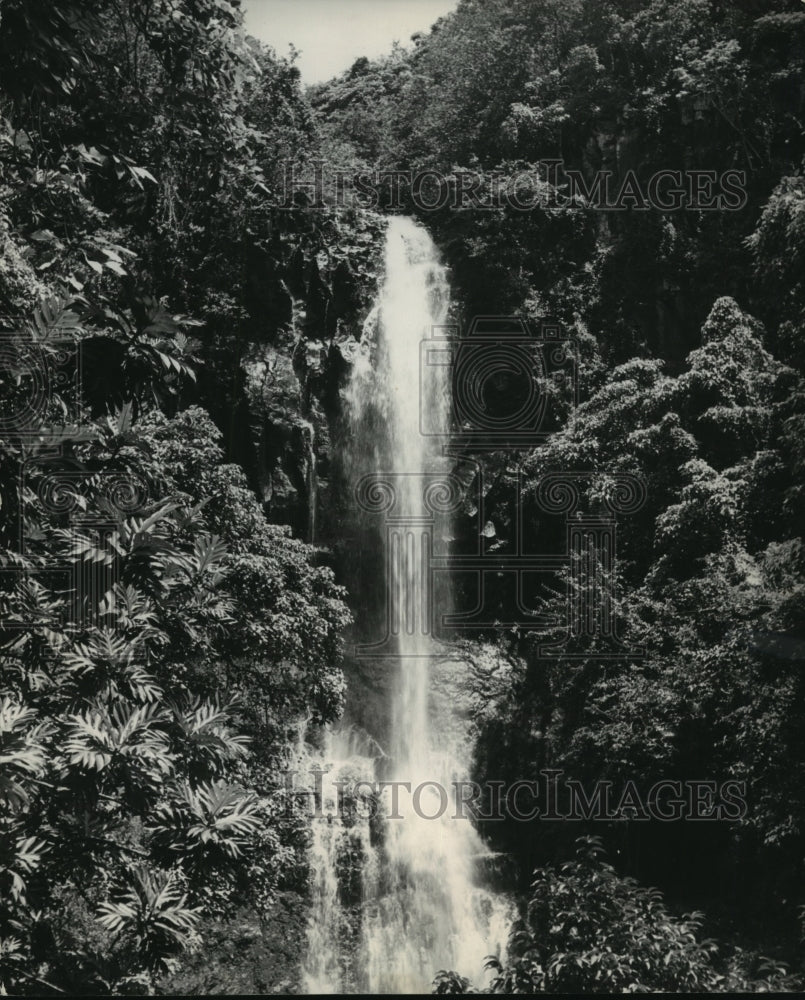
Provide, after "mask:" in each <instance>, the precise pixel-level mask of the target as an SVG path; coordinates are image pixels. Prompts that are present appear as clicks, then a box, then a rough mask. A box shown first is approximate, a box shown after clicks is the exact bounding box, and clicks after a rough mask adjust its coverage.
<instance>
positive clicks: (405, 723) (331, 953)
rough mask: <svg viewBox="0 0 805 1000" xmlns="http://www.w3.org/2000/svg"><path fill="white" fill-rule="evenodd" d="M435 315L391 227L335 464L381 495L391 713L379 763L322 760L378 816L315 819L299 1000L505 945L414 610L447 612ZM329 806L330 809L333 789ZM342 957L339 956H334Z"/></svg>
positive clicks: (445, 428)
mask: <svg viewBox="0 0 805 1000" xmlns="http://www.w3.org/2000/svg"><path fill="white" fill-rule="evenodd" d="M448 305H449V286H448V283H447V279H446V272H445V268H444V267H443V265H442V264H441V263H440V261H439V257H438V253H437V250H436V247H435V245H434V243H433V241H432V239H431V238H430V235H429V234H428V233H427V231H426V230H425V229H424V228H423V227H421V226H420V225H418V224H417V223H415V222H414V221H413V220H411V219H408V218H402V217H394V218H392V219H390V221H389V225H388V231H387V235H386V249H385V269H384V278H383V282H382V287H381V289H380V292H379V295H378V300H377V302H376V304H375V308H374V309H373V310H372V313H371V314H370V316H369V318H368V320H367V323H366V327H365V330H364V337H363V340H362V345H361V347H362V353H361V356H360V358H359V361H358V363H357V364H356V365H355V367H354V370H353V374H352V378H351V381H350V385H349V388H348V394H347V403H348V409H349V423H350V431H351V433H350V435H349V438H348V441H347V443H346V444H345V448H347V449H348V451H349V455H347V456H346V459H347V461H346V463H345V464H346V465H347V467H348V468H349V469H350V470H351V472H350V475H351V477H352V478H353V480H354V483H357V482H359V481H360V480H361V479H362V478H363V477H366V476H367V475H368V476H369V477H370V478H371V477H375V479H376V480H377V481H378V482H381V481H382V482H384V483H385V484H388V486H389V488H390V489H391V490H392V491H393V495H394V509H393V517H390V522H391V523H389V524H388V525H387V526H386V530H385V533H384V531H382V530H380V526H379V525H378V524H377V523H376V522H377V518H375V519H374V522H373V523H374V524H375V528H374V531H375V534H374V536H372V537H373V538H374V539H375V541H374V542H373V544H375V545H377V546H383V547H384V548H385V566H386V572H385V579H382V580H378V581H377V584H378V586H379V587H380V586H382V587H383V588H384V589H385V591H386V595H387V607H388V613H389V621H388V623H387V624H388V636H387V641H386V642H385V644H380V646H379V647H378V652H377V654H376V660H375V661H373V662H375V663H376V664H377V669H378V670H382V671H385V672H386V673H387V674H388V675H389V683H388V685H387V689H388V692H389V694H388V697H389V699H390V702H391V705H390V707H389V710H388V711H387V712H386V716H387V717H388V720H389V721H388V728H387V729H386V730H385V731H382V732H376V733H373V736H374V737H376V738H377V740H378V741H379V742H380V743H381V744H382V745H383V747H384V748H385V750H384V752H383V755H382V759H379V758H368V757H367V756H366V753H365V750H364V751H363V752H361V749H360V748H356V745H355V741H354V738H353V735H354V734H353V733H351V732H349V731H347V730H342V731H340V732H338V731H337V732H335V733H333V734H331V736H330V744H329V747H328V750H327V756H328V759H329V761H330V762H331V764H332V769H331V771H330V775H332V780H333V786H334V787H337V786H336V783H337V782H338V781H339V780H342V781H343V780H344V778H350V777H354V776H355V775H356V774H357V775H360V776H361V778H362V779H363V780H365V778H366V776H367V774H368V775H373V777H374V781H375V782H378V781H381V780H382V782H385V783H386V788H385V790H384V791H383V793H382V795H380V796H379V802H380V805H381V809H382V816H383V820H382V824H381V825H380V826H379V827H378V825H377V824H375V825H374V826H372V824H371V823H369V822H368V821H366V822H363V823H362V822H354V820H351V821H350V822H349V823H346V822H344V820H343V818H342V817H341V816H335V817H334V819H333V820H332V821H328V824H327V829H326V830H325V828H324V826H323V825H322V824H323V823H324V821H323V820H321V819H319V820H314V823H318V824H319V828H318V829H317V831H316V832H315V837H314V845H313V848H312V853H311V864H312V867H313V869H314V871H315V879H316V881H315V886H314V914H313V920H312V924H311V930H310V935H309V939H308V944H309V954H308V956H307V959H306V965H305V983H306V987H307V989H308V990H309V991H310V992H366V993H370V994H406V993H423V992H425V993H427V992H429V990H430V986H431V983H432V981H433V977H434V975H435V973H436V972H437V971H438V970H439V969H458V970H462V972H465V973H466V974H470V975H471V976H472V977H473V979H474V981H475V982H482V981H483V980H484V970H483V959H484V956H486V955H488V954H491V953H493V952H495V951H498V952H499V951H500V950H501V949H502V945H503V942H504V940H505V936H506V931H507V926H508V917H509V912H508V905H507V903H506V901H505V900H503V899H502V898H501V897H499V896H496V895H495V894H494V893H492V892H490V891H488V890H487V889H485V888H482V887H481V886H480V884H479V883H480V875H481V874H482V872H481V871H480V868H481V867H482V865H483V859H484V858H488V857H489V853H488V851H487V850H486V848H485V846H484V844H483V842H482V841H481V839H480V837H479V835H478V833H477V831H476V830H475V828H474V827H473V826H472V823H471V820H470V819H469V816H468V815H467V814H466V812H465V811H463V810H462V809H461V808H460V806H459V800H458V793H457V789H456V782H459V781H462V780H464V779H466V778H467V772H468V753H467V750H466V747H464V746H462V741H461V740H460V739H455V738H452V736H451V733H454V732H455V731H456V730H460V729H461V720H460V719H458V718H457V717H456V712H455V702H456V698H455V697H451V696H449V695H448V696H445V694H444V692H443V691H442V693H441V694H440V695H437V692H436V690H435V685H434V672H435V670H436V669H437V666H438V662H437V661H438V659H439V658H438V657H437V655H436V654H438V653H441V654H444V653H445V652H446V648H441V647H439V646H437V645H435V644H434V641H433V635H432V629H431V625H432V624H433V622H430V621H428V620H427V616H426V613H425V610H424V609H425V608H426V606H430V605H432V606H433V608H432V610H433V619H434V622H437V620H438V619H439V618H440V617H441V615H442V614H444V613H445V612H446V611H447V610H449V605H450V587H449V580H448V581H444V580H443V581H442V582H441V583H440V584H439V585H438V586H437V584H436V583H434V582H433V579H432V577H433V574H430V569H429V566H428V565H427V559H428V554H429V552H430V549H431V547H432V545H433V544H434V538H435V537H436V536H437V535H439V534H441V535H447V534H449V530H448V529H449V523H448V522H449V515H448V514H443V515H442V517H441V522H439V521H438V519H437V518H436V517H435V516H431V517H430V519H429V518H428V517H425V516H423V515H424V514H425V511H424V509H423V497H425V496H426V495H427V491H428V486H429V485H430V484H433V483H439V482H444V478H445V476H447V475H449V473H450V470H451V466H452V460H451V459H450V458H448V457H446V456H445V454H444V449H443V445H444V443H445V441H446V440H447V434H448V432H449V418H450V368H449V365H444V366H442V367H439V368H437V369H436V370H435V371H433V372H430V373H428V374H429V377H428V378H422V370H421V357H422V351H421V347H422V345H423V343H424V342H425V341H426V340H427V339H429V338H431V337H432V336H433V332H434V329H435V328H436V329H438V328H439V327H442V326H443V325H444V324H445V321H446V318H447V312H448ZM425 426H427V429H428V431H429V433H425V430H424V427H425ZM434 430H435V432H436V433H434ZM356 516H360V515H359V512H356ZM366 519H369V518H368V515H367V516H366ZM437 540H438V539H437ZM443 575H444V574H443ZM448 575H449V574H448ZM360 615H361V609H360V608H357V609H356V618H358V619H360ZM364 648H367V647H364ZM442 658H443V655H442ZM452 683H453V684H454V685H456V684H457V680H456V678H455V677H453V679H452ZM454 693H455V694H457V693H458V692H454ZM347 710H348V711H349V705H348V706H347ZM379 767H380V770H379V769H378V768H379ZM395 785H396V786H397V787H396V791H392V788H393V787H394V786H395ZM406 789H407V792H406ZM325 794H326V793H325ZM330 798H331V800H332V801H333V802H334V803H336V805H337V803H338V801H339V798H338V792H337V790H336V792H335V793H334V794H332V795H331V796H330ZM347 856H349V857H350V858H355V857H359V858H361V881H360V886H361V888H360V897H361V898H360V901H359V904H358V907H357V909H358V911H359V917H358V916H356V919H357V920H359V926H358V928H357V931H356V933H355V934H352V935H351V934H350V927H352V924H351V923H350V921H349V919H347V918H346V916H345V910H346V908H347V907H348V905H349V899H348V896H349V891H348V888H347V887H346V886H341V887H339V884H338V876H337V873H338V872H339V871H343V870H344V858H345V857H347ZM339 901H340V903H339ZM353 930H355V928H353ZM350 941H352V944H350V943H349V942H350ZM349 947H353V948H354V954H352V955H350V956H344V955H342V954H340V951H343V950H344V949H347V948H349ZM345 958H346V961H344V959H345ZM347 969H348V970H349V971H346V970H347Z"/></svg>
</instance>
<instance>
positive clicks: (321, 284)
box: [241, 212, 385, 541]
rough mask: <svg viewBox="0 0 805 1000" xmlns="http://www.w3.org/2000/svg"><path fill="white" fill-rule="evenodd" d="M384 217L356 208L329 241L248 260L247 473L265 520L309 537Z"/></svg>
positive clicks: (324, 505)
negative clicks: (282, 260)
mask: <svg viewBox="0 0 805 1000" xmlns="http://www.w3.org/2000/svg"><path fill="white" fill-rule="evenodd" d="M384 230H385V221H384V219H383V218H382V217H381V216H379V215H374V214H372V213H368V212H367V213H361V214H360V215H356V216H354V217H352V218H351V219H349V220H348V221H340V220H339V221H337V222H333V224H332V227H331V230H329V231H328V232H327V237H328V240H327V243H326V244H325V243H324V242H321V244H320V245H319V246H311V247H310V248H309V249H307V250H305V249H303V248H302V247H297V248H296V249H295V250H294V251H293V253H291V254H290V256H289V258H288V260H287V263H286V265H285V267H284V268H279V267H277V266H276V265H275V264H274V263H273V262H272V261H271V260H269V259H267V258H266V259H262V258H261V256H260V254H259V253H257V254H255V257H254V260H253V261H252V262H251V263H250V268H251V273H250V277H249V288H250V290H251V292H250V296H249V312H250V320H251V324H252V327H253V334H252V339H251V343H250V346H249V347H248V349H247V350H246V351H245V353H244V356H243V359H242V362H241V367H242V379H243V380H242V386H243V389H242V391H243V393H244V396H245V400H244V403H245V410H246V413H247V414H248V417H247V422H248V434H249V437H250V442H249V450H250V456H251V461H250V463H249V464H250V469H249V471H250V473H251V476H252V479H253V482H254V485H255V488H256V489H257V491H258V495H259V496H260V498H261V500H262V501H263V503H264V504H265V508H266V512H267V514H268V516H269V517H270V519H271V520H272V521H275V522H277V523H280V524H288V525H290V526H291V527H292V529H293V531H294V534H296V535H297V537H300V538H303V539H305V540H306V541H316V540H317V537H316V536H317V520H318V517H317V513H318V511H319V510H321V509H330V507H331V504H330V501H331V499H332V498H331V472H332V464H331V441H332V439H333V435H334V434H335V433H337V428H338V423H339V419H340V415H341V409H342V408H341V389H342V388H343V386H344V384H345V382H346V380H347V378H348V376H349V372H350V369H351V365H352V358H353V356H354V352H355V348H356V345H357V343H358V341H359V340H360V337H361V333H362V329H363V323H364V320H365V318H366V315H367V314H368V312H369V309H370V307H371V304H372V301H373V299H374V297H375V294H376V292H377V287H378V270H379V268H380V266H381V262H382V259H383V252H382V241H383V233H384Z"/></svg>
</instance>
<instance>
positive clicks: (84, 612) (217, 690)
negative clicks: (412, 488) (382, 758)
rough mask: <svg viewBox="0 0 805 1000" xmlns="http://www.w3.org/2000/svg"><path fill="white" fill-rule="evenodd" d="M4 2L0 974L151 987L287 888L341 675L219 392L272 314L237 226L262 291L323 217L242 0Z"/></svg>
mask: <svg viewBox="0 0 805 1000" xmlns="http://www.w3.org/2000/svg"><path fill="white" fill-rule="evenodd" d="M0 16H1V18H2V19H1V20H0V110H2V116H3V117H2V119H1V120H0V171H2V173H1V174H0V247H2V261H1V262H0V323H1V326H2V332H0V338H2V340H1V342H0V346H1V347H2V358H3V363H2V370H0V380H1V381H2V402H1V403H0V423H2V430H3V435H2V443H0V455H1V456H2V473H1V474H0V496H1V497H2V507H1V508H0V517H2V550H0V565H1V566H2V584H1V585H0V626H1V627H0V761H1V762H2V776H0V844H1V845H2V846H0V900H1V902H0V984H1V985H0V988H1V989H2V991H3V992H6V991H8V992H11V993H17V994H26V993H29V994H40V993H42V992H46V993H49V992H68V993H77V994H85V995H86V994H92V993H101V994H107V993H109V992H113V993H121V992H122V993H141V992H150V991H152V990H153V989H154V988H155V986H156V984H157V983H158V982H159V981H160V980H161V979H162V977H163V976H164V974H165V972H166V971H168V970H169V969H170V968H172V967H173V965H174V964H175V960H176V956H177V955H179V954H180V953H181V952H182V951H184V950H186V949H188V948H191V949H192V948H194V947H197V946H198V945H199V943H200V942H202V941H204V940H205V935H206V933H207V926H208V923H209V919H210V918H215V919H216V920H221V919H226V918H227V917H228V916H231V915H232V914H234V913H235V912H236V911H237V910H240V909H242V908H243V907H247V908H248V907H250V908H251V909H252V910H253V911H254V912H256V913H258V914H261V913H262V914H265V913H266V912H268V909H269V907H270V906H271V904H272V900H273V899H274V898H275V894H276V892H277V890H278V889H282V888H283V887H285V888H287V887H288V886H293V885H296V886H297V887H303V886H304V880H305V866H304V848H305V823H304V820H303V818H302V816H301V813H298V807H297V806H296V805H295V804H294V802H293V801H292V800H289V799H288V797H287V793H286V791H285V789H284V786H283V785H282V780H281V774H280V773H279V772H278V769H277V766H276V765H277V761H282V759H283V758H284V757H285V756H287V754H288V751H289V747H290V746H291V745H292V743H293V742H294V741H295V740H296V739H297V738H298V728H299V725H300V723H304V722H305V721H307V720H312V721H319V722H323V721H327V720H330V719H332V718H334V717H336V716H337V715H338V714H339V712H340V710H341V705H342V700H343V677H342V674H341V670H340V666H339V664H340V655H341V653H340V636H341V633H342V630H343V629H344V627H345V626H346V625H347V624H348V622H349V614H348V611H347V608H346V605H345V603H344V596H345V595H344V592H343V589H342V588H340V587H338V586H337V585H336V584H335V582H334V577H333V574H332V572H331V570H330V569H328V568H326V567H323V566H320V565H317V554H316V552H315V551H314V550H313V549H312V548H311V547H310V546H309V545H306V544H305V543H303V542H301V541H297V540H295V539H294V538H292V537H291V533H290V530H289V529H288V528H287V527H280V526H276V525H272V524H270V523H269V521H268V520H267V518H266V515H265V511H264V508H263V506H262V505H261V503H260V502H259V501H258V499H257V498H256V496H255V493H254V492H253V490H252V488H251V484H250V483H249V481H248V479H247V476H246V475H245V473H244V471H243V469H242V468H241V467H239V466H238V465H234V464H229V463H228V461H227V459H228V458H229V457H230V456H231V455H232V454H233V448H232V447H231V440H232V438H233V437H238V436H239V434H238V427H237V426H235V427H231V426H228V425H227V424H223V425H222V429H219V428H218V427H216V426H215V424H214V423H213V421H212V419H211V418H210V415H209V412H208V411H214V412H215V414H216V416H218V417H219V418H220V417H221V416H222V415H224V414H226V413H227V409H228V408H229V410H233V409H235V403H234V402H233V400H235V399H236V396H237V393H238V392H239V391H241V382H242V375H241V370H240V363H241V354H242V353H243V351H245V350H246V347H247V346H248V343H249V342H250V341H253V340H254V339H255V337H259V338H263V339H269V338H271V337H273V336H274V335H275V333H276V331H277V330H278V329H279V328H280V327H282V326H283V324H285V323H287V316H286V315H285V313H284V312H283V311H282V310H281V309H277V308H276V306H275V307H274V308H273V309H266V303H265V301H264V300H262V301H258V302H257V303H255V302H254V301H253V300H251V299H250V291H251V287H250V282H252V284H253V282H254V274H253V267H252V258H251V257H249V255H250V254H251V255H254V254H255V253H257V254H258V255H260V256H259V261H258V262H259V265H260V266H262V267H263V269H264V271H265V272H268V273H269V275H270V273H271V272H272V269H273V271H274V272H275V273H276V275H277V276H276V277H275V278H274V285H273V289H274V294H275V297H276V296H277V295H279V293H281V292H283V289H284V285H283V283H282V281H281V272H283V271H284V269H285V268H286V267H287V264H288V260H289V258H290V257H291V256H292V255H293V253H294V252H295V251H299V252H301V250H302V245H303V244H304V246H305V247H310V246H313V247H315V245H316V242H317V240H319V239H320V237H319V235H317V234H318V233H319V232H320V226H321V225H322V224H323V223H322V222H321V221H320V220H312V221H310V222H309V223H308V224H307V226H305V225H303V224H301V223H300V220H299V219H298V218H296V219H295V221H294V224H293V226H291V227H290V232H291V235H290V236H288V234H287V232H286V230H287V229H288V228H289V221H288V220H289V216H288V213H285V215H284V216H278V215H277V212H276V210H275V209H274V208H273V207H272V204H273V202H272V199H271V197H270V194H271V190H272V187H273V186H274V185H275V184H276V183H278V181H277V177H281V176H282V174H281V170H280V166H278V164H282V165H284V161H285V159H286V158H288V157H289V156H295V157H302V156H304V154H305V149H306V143H307V141H308V138H309V136H310V121H309V113H308V111H307V109H306V105H305V103H304V100H303V98H302V97H301V94H300V91H299V84H298V73H297V71H296V70H295V69H294V68H293V67H292V66H291V65H290V64H288V63H287V62H285V61H282V60H278V59H276V58H275V57H274V55H273V53H271V52H270V51H269V50H267V49H263V48H260V47H259V46H258V45H257V44H256V43H254V42H252V41H247V40H246V39H245V38H244V37H243V33H242V30H241V14H240V11H239V10H238V4H237V3H231V2H229V0H201V2H194V3H188V4H181V5H176V4H173V3H163V2H157V3H151V2H149V3H141V2H139V0H131V2H127V0H124V2H122V3H120V2H112V0H110V2H105V0H100V2H93V3H84V2H83V0H81V2H75V3H64V4H59V5H56V6H54V5H52V4H50V3H49V2H41V3H40V2H34V3H31V2H28V0H19V2H16V0H12V2H9V3H6V4H4V5H3V8H2V14H1V15H0ZM274 201H276V199H274ZM295 233H303V234H304V235H299V236H298V238H297V237H296V236H295V235H294V234H295ZM311 234H312V235H311ZM302 263H303V264H304V258H303V259H302ZM250 267H252V271H250ZM306 288H307V279H305V280H304V285H303V289H302V290H301V292H298V293H297V294H301V295H302V297H303V298H304V295H305V290H306ZM284 294H285V297H286V300H287V307H286V311H287V310H289V309H290V303H291V301H292V299H291V296H290V294H289V293H288V292H287V291H284ZM250 309H251V312H250ZM238 343H241V344H242V345H243V346H242V347H240V348H239V347H238V346H237V345H238ZM219 386H222V387H224V388H223V391H221V390H220V389H219V388H218V387H219ZM222 430H223V431H225V432H226V433H227V436H228V440H222V438H223V435H222ZM222 445H223V446H225V447H226V452H225V450H224V447H223V446H222Z"/></svg>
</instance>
